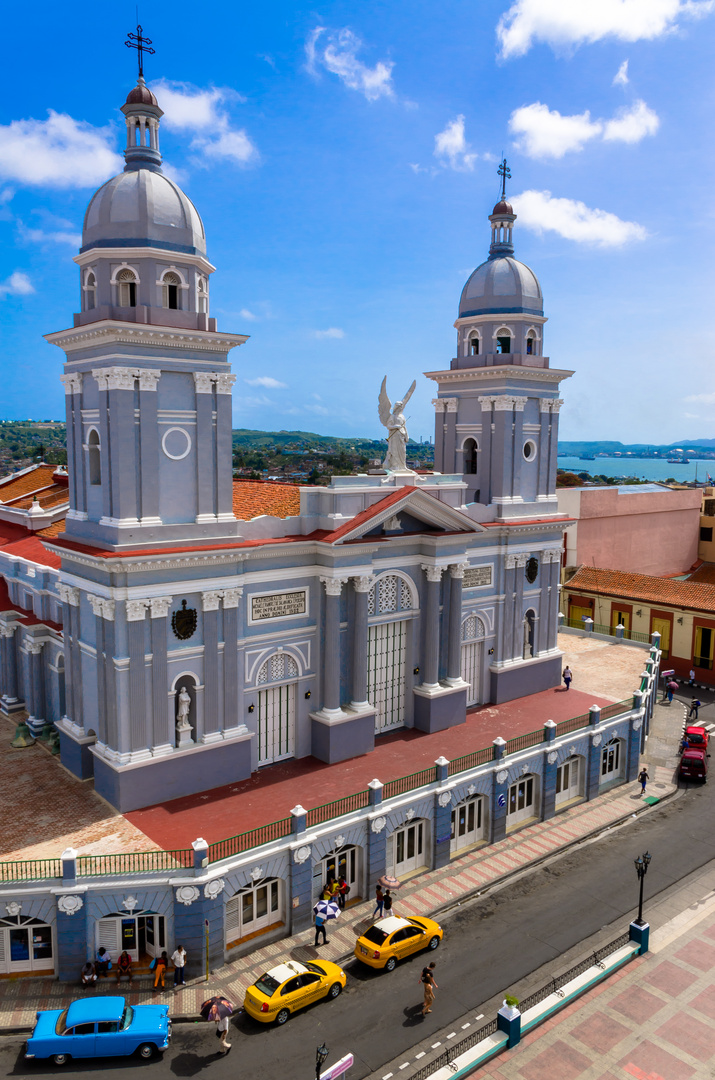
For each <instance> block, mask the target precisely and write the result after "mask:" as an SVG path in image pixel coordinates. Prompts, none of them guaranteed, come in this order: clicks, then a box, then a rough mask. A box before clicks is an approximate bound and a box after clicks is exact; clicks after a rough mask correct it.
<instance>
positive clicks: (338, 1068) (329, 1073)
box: [320, 1054, 355, 1080]
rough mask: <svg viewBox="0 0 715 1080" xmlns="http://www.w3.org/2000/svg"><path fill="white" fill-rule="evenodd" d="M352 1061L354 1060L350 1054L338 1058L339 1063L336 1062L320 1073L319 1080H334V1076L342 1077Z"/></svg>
mask: <svg viewBox="0 0 715 1080" xmlns="http://www.w3.org/2000/svg"><path fill="white" fill-rule="evenodd" d="M354 1061H355V1058H354V1056H353V1055H352V1054H346V1055H345V1057H342V1058H340V1061H336V1062H335V1064H334V1065H331V1066H330V1068H329V1069H326V1070H325V1072H324V1073H321V1074H320V1080H335V1077H336V1076H342V1075H343V1073H346V1072H347V1071H348V1069H349V1068H350V1067H351V1065H353V1063H354Z"/></svg>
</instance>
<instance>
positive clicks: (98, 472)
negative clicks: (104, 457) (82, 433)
mask: <svg viewBox="0 0 715 1080" xmlns="http://www.w3.org/2000/svg"><path fill="white" fill-rule="evenodd" d="M99 451H100V445H99V432H98V431H97V429H96V428H92V430H91V431H90V433H89V438H88V439H87V454H88V457H89V482H90V484H101V483H102V464H101V461H100V456H99Z"/></svg>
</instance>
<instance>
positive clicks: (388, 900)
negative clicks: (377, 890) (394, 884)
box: [382, 889, 393, 919]
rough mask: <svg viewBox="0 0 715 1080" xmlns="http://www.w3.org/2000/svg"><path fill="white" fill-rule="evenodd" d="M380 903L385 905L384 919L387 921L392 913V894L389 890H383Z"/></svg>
mask: <svg viewBox="0 0 715 1080" xmlns="http://www.w3.org/2000/svg"><path fill="white" fill-rule="evenodd" d="M382 902H383V904H384V905H385V918H386V919H387V918H389V916H390V915H392V914H393V911H392V893H391V892H390V890H389V889H385V893H384V895H383V900H382Z"/></svg>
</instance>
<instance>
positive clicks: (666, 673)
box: [661, 668, 675, 679]
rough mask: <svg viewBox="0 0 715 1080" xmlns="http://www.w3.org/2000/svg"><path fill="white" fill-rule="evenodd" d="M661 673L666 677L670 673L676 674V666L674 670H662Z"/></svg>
mask: <svg viewBox="0 0 715 1080" xmlns="http://www.w3.org/2000/svg"><path fill="white" fill-rule="evenodd" d="M661 675H662V676H663V678H664V679H667V678H668V676H669V675H675V668H673V670H672V671H661Z"/></svg>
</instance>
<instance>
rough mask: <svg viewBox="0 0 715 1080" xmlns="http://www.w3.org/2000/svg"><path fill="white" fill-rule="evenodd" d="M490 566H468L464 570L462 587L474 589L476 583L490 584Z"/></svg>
mask: <svg viewBox="0 0 715 1080" xmlns="http://www.w3.org/2000/svg"><path fill="white" fill-rule="evenodd" d="M491 583H492V568H491V566H470V567H469V569H468V570H465V571H464V579H463V582H462V585H463V588H465V589H474V588H476V586H477V585H491Z"/></svg>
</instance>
